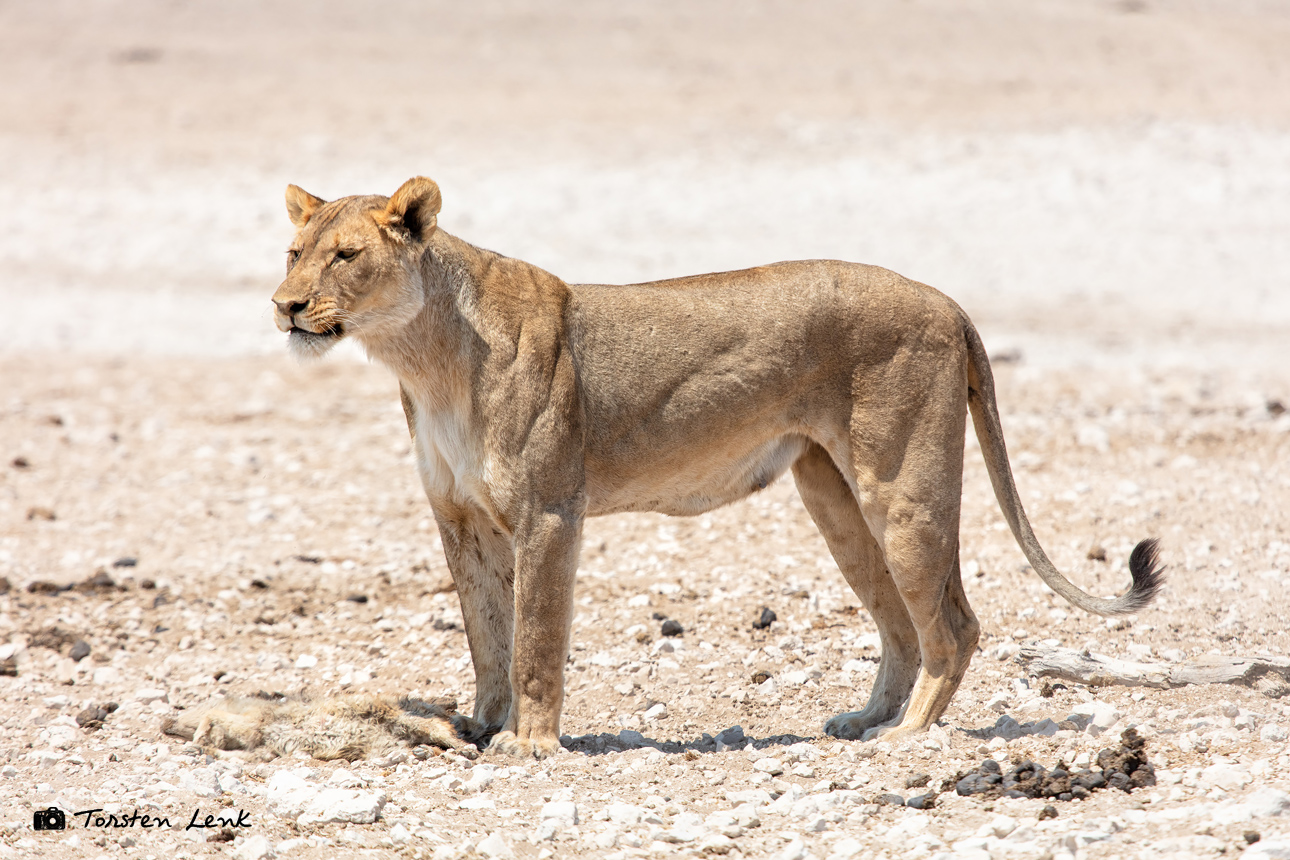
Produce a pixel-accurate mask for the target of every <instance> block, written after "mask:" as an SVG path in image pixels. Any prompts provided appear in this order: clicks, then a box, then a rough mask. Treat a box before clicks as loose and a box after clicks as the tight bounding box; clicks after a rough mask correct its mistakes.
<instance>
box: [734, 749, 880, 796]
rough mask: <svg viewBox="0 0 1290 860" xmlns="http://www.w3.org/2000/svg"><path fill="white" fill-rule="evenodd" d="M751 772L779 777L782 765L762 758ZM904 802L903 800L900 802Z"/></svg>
mask: <svg viewBox="0 0 1290 860" xmlns="http://www.w3.org/2000/svg"><path fill="white" fill-rule="evenodd" d="M753 770H756V771H760V772H761V773H768V774H770V775H771V776H779V775H780V774H781V773H783V772H784V763H783V762H781V761H780V760H779V759H776V758H769V757H767V758H763V759H758V760H757V761H755V762H753ZM901 802H902V803H903V802H904V801H903V800H902V801H901Z"/></svg>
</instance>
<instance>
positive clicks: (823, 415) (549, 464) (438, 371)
mask: <svg viewBox="0 0 1290 860" xmlns="http://www.w3.org/2000/svg"><path fill="white" fill-rule="evenodd" d="M439 202H440V197H439V190H438V188H437V186H435V184H434V183H433V182H431V181H430V180H428V179H424V178H416V179H412V180H409V182H407V183H406V184H404V186H403V187H402V188H400V189H399V190H398V191H397V192H396V193H395V194H394V196H393V197H390V198H385V197H378V196H368V197H346V198H343V199H340V200H337V201H334V202H331V203H322V202H321V201H320V200H318V198H315V197H313V196H312V195H307V194H305V193H304V192H302V191H300V190H299V189H295V188H294V187H293V188H291V189H288V195H287V205H288V210H289V213H290V214H291V217H292V220H293V221H294V222H295V223H296V224H297V226H298V227H299V228H300V232H299V233H298V235H297V236H296V240H295V242H294V243H293V245H292V249H293V253H292V256H291V265H290V268H289V270H288V275H287V278H286V280H285V281H283V283H282V285H281V286H280V287H279V288H278V291H277V293H275V294H274V297H273V301H274V303H275V307H276V319H277V323H278V326H279V327H280V328H281V329H282V330H283V331H289V332H290V333H291V337H290V342H291V344H292V346H293V348H295V349H296V351H297V352H298V353H299V354H302V355H314V354H320V353H321V352H324V351H325V350H326V349H327V348H329V347H330V346H331V345H332V344H334V343H335V342H337V341H338V340H339V339H340V338H341V337H344V336H347V335H352V336H354V337H356V338H358V340H359V341H360V342H361V343H362V344H363V346H364V347H365V348H366V349H367V351H368V354H369V355H370V356H372V357H373V358H375V359H377V360H379V361H381V362H382V363H384V364H386V365H388V366H389V367H390V368H392V369H393V370H394V372H395V373H396V374H397V375H398V378H399V382H400V386H401V393H402V399H403V406H404V409H405V411H406V414H407V418H408V428H409V430H410V432H411V434H412V436H413V439H414V441H415V447H416V451H417V458H418V463H419V468H420V472H421V479H422V482H423V484H424V486H425V490H426V494H427V496H428V497H429V499H430V504H431V507H432V508H433V510H434V514H435V518H436V520H437V521H438V523H439V530H440V533H441V534H442V536H443V542H444V549H445V552H446V555H447V558H448V565H449V567H450V569H451V570H452V574H453V578H454V580H455V581H456V584H457V591H458V594H459V596H460V598H461V604H462V613H463V616H464V618H465V624H466V633H467V637H468V639H469V643H470V649H471V655H472V657H473V659H474V664H475V675H476V685H477V689H476V702H475V718H476V719H478V720H479V721H481V722H482V723H484V724H486V725H490V726H496V727H500V728H501V729H502V731H501V732H500V733H499V734H498V735H497V737H496V738H495V739H494V741H493V747H494V748H497V749H500V750H504V751H509V752H513V753H519V754H528V755H537V756H544V755H548V754H550V753H552V752H554V751H555V750H556V749H557V748H558V737H559V718H560V709H561V704H562V702H563V695H564V684H563V669H564V662H565V657H566V654H567V651H568V644H569V625H570V621H571V618H572V598H573V579H574V572H575V569H576V567H577V559H578V549H579V544H580V541H581V533H582V522H583V519H584V518H585V517H587V516H596V515H599V514H609V513H615V512H619V511H661V512H663V513H668V514H677V515H689V514H698V513H701V512H703V511H708V510H711V509H713V508H715V507H718V506H720V505H724V504H727V503H729V502H732V501H734V500H736V499H739V498H742V497H744V496H746V495H748V494H749V493H752V492H755V491H756V490H758V489H759V488H763V487H765V486H766V485H767V484H768V483H770V482H771V481H773V480H775V478H776V477H778V476H779V475H781V474H782V473H783V472H784V471H786V470H788V469H789V468H792V470H793V475H794V478H795V479H796V481H797V485H798V488H799V491H800V492H801V494H802V498H803V500H804V501H805V504H806V507H807V509H808V510H809V511H810V513H811V516H812V517H813V518H814V519H815V522H816V524H817V525H818V526H819V528H820V530H821V532H822V533H823V535H824V537H825V540H826V541H827V542H828V545H829V548H830V550H831V551H832V553H833V556H834V558H835V559H836V560H837V562H838V566H839V567H840V568H841V570H842V573H843V575H844V576H845V577H846V579H847V581H848V582H849V583H850V584H851V586H852V588H853V589H854V590H855V591H856V593H857V594H858V595H859V596H860V598H861V599H862V600H863V601H864V603H865V605H866V606H867V607H868V608H869V610H870V612H871V613H872V615H873V617H874V619H875V621H876V622H877V625H878V628H879V632H880V635H881V638H882V642H883V655H882V662H881V664H880V666H879V672H878V679H877V681H876V683H875V685H874V689H873V691H872V693H871V695H870V699H869V703H868V705H867V706H866V707H865V708H864V709H863V710H861V711H858V712H853V713H846V714H842V715H840V716H838V717H835V718H833V719H832V720H830V721H829V723H828V724H827V726H826V727H825V728H826V730H827V731H828V732H829V733H830V734H833V735H837V736H839V737H847V738H860V737H863V738H872V737H877V736H880V735H882V736H892V735H895V736H899V735H904V734H908V733H910V732H916V731H920V730H922V729H925V728H926V727H927V726H928V725H930V724H931V723H932V722H933V721H935V720H936V719H938V718H939V717H940V716H941V714H942V713H943V712H944V711H945V708H946V706H947V705H948V703H949V701H950V698H951V696H952V695H953V694H954V691H955V689H956V688H957V687H958V685H959V682H960V680H961V679H962V677H963V674H964V672H965V671H966V669H967V666H968V661H969V660H970V659H971V656H972V653H973V651H974V649H975V647H976V642H977V635H978V625H977V620H976V618H975V616H974V615H973V614H972V610H971V609H970V608H969V606H968V603H967V598H966V597H965V596H964V593H963V587H962V584H961V582H960V579H959V559H958V528H959V504H960V496H961V487H962V473H963V436H964V432H965V428H966V414H967V411H968V409H969V407H970V408H971V410H972V414H973V417H974V423H975V425H976V429H977V435H978V438H979V439H980V440H981V449H982V452H983V454H984V456H985V459H986V463H987V466H988V468H989V471H990V475H991V478H992V479H993V481H994V485H995V491H996V495H997V496H998V499H999V503H1000V506H1001V507H1002V509H1003V511H1004V515H1005V517H1006V518H1007V520H1008V522H1009V524H1010V525H1011V527H1012V529H1013V533H1014V535H1015V536H1016V538H1017V540H1018V542H1019V543H1020V545H1021V547H1022V549H1023V551H1024V552H1025V554H1026V557H1027V559H1029V561H1030V563H1031V564H1032V566H1033V567H1034V568H1035V570H1036V571H1037V572H1038V573H1039V575H1040V576H1041V577H1042V578H1043V579H1044V581H1045V582H1047V583H1048V584H1049V585H1050V586H1052V587H1053V588H1055V589H1056V590H1058V591H1059V593H1061V594H1062V595H1063V596H1064V597H1066V598H1067V599H1069V600H1071V601H1072V602H1073V603H1075V604H1076V605H1078V606H1081V607H1083V608H1085V609H1088V610H1090V611H1094V612H1101V613H1119V612H1126V611H1132V610H1134V609H1136V608H1138V607H1140V606H1142V605H1144V604H1145V603H1146V602H1147V601H1149V600H1150V599H1151V597H1152V595H1153V594H1154V591H1155V589H1156V587H1157V586H1158V583H1159V576H1158V571H1157V570H1156V568H1155V564H1154V558H1155V556H1154V544H1152V543H1149V542H1144V544H1143V545H1141V546H1140V547H1139V550H1138V551H1135V554H1134V559H1133V560H1132V562H1131V568H1132V572H1133V575H1134V586H1133V588H1132V589H1131V590H1130V591H1129V592H1128V593H1127V594H1126V595H1124V596H1123V597H1121V598H1119V599H1117V600H1097V599H1095V598H1092V597H1090V596H1088V595H1086V594H1084V592H1082V591H1080V590H1079V589H1077V588H1075V587H1074V586H1073V585H1071V584H1070V583H1069V582H1068V581H1067V580H1066V579H1065V578H1064V577H1063V576H1062V575H1061V574H1060V573H1059V572H1058V571H1057V570H1056V569H1055V568H1054V567H1053V566H1052V564H1051V562H1049V561H1048V559H1047V557H1045V556H1044V554H1043V550H1042V549H1041V548H1040V546H1039V543H1038V541H1036V540H1035V537H1034V534H1033V533H1032V532H1031V530H1030V525H1029V523H1028V522H1027V520H1026V517H1025V513H1024V511H1023V510H1022V508H1021V504H1020V501H1019V499H1018V496H1017V491H1016V487H1015V486H1014V485H1013V481H1012V473H1011V470H1010V468H1009V466H1008V461H1007V453H1006V451H1005V449H1004V446H1003V435H1002V430H1001V428H1000V426H999V418H998V409H997V407H996V405H995V400H994V391H993V382H992V380H991V377H990V366H989V362H988V360H987V359H986V355H985V351H984V348H983V347H982V346H981V341H980V338H979V337H978V336H977V333H976V330H975V329H974V328H973V326H972V324H971V322H970V321H969V320H968V318H967V316H966V315H965V314H964V313H963V311H962V310H961V309H960V308H959V307H958V306H957V305H956V304H954V302H952V301H951V300H950V299H948V298H946V297H945V296H944V295H942V294H941V293H939V292H937V291H936V290H934V289H932V288H931V287H927V286H925V285H923V284H919V283H916V282H913V281H910V280H908V279H906V278H902V277H901V276H899V275H897V274H895V273H893V272H889V271H887V270H885V269H879V268H876V267H873V266H862V265H857V264H852V263H842V262H836V261H827V260H816V261H807V262H796V263H779V264H775V265H770V266H762V267H758V268H755V269H748V270H745V271H740V272H726V273H722V274H712V275H698V276H694V277H688V278H678V279H675V280H669V281H660V282H657V283H651V284H634V285H629V286H602V285H586V284H583V285H570V284H566V283H564V282H563V281H561V280H560V279H559V278H557V277H555V276H554V275H551V274H549V273H548V272H545V271H543V270H541V269H539V268H537V267H536V266H532V265H529V264H527V263H524V262H521V261H519V260H514V259H510V258H507V257H503V256H501V255H499V254H495V253H493V252H491V251H485V250H482V249H480V248H476V247H474V246H472V245H469V244H467V243H466V242H463V241H461V240H460V239H457V238H455V237H453V236H450V235H449V234H447V233H445V232H444V231H442V230H440V229H438V227H437V223H438V222H437V215H438V211H439Z"/></svg>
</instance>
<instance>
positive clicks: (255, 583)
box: [251, 579, 269, 590]
mask: <svg viewBox="0 0 1290 860" xmlns="http://www.w3.org/2000/svg"><path fill="white" fill-rule="evenodd" d="M251 587H252V588H258V589H261V590H263V589H266V588H268V587H269V583H267V582H265V581H264V580H263V579H253V580H251Z"/></svg>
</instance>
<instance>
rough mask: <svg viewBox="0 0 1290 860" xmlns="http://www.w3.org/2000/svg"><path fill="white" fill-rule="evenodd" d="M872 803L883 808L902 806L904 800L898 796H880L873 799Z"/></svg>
mask: <svg viewBox="0 0 1290 860" xmlns="http://www.w3.org/2000/svg"><path fill="white" fill-rule="evenodd" d="M873 802H874V803H877V804H879V805H885V806H904V805H905V798H903V797H901V796H900V795H899V794H880V795H878V796H877V797H875V798H874V799H873Z"/></svg>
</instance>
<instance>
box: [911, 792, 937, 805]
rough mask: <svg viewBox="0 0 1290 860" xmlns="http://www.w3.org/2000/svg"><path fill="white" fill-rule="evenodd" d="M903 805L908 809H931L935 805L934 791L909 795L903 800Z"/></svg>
mask: <svg viewBox="0 0 1290 860" xmlns="http://www.w3.org/2000/svg"><path fill="white" fill-rule="evenodd" d="M905 805H906V806H908V807H909V808H910V809H932V808H933V807H935V806H936V792H934V791H929V792H928V793H927V794H920V795H918V796H917V797H911V798H910V799H909V800H906V801H905Z"/></svg>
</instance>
